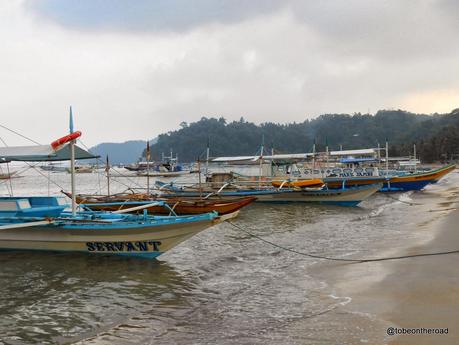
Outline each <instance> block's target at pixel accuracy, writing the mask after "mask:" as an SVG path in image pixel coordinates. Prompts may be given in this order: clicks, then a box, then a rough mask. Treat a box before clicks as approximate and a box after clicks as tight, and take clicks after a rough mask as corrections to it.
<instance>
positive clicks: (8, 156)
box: [0, 144, 99, 163]
mask: <svg viewBox="0 0 459 345" xmlns="http://www.w3.org/2000/svg"><path fill="white" fill-rule="evenodd" d="M98 157H99V156H95V155H93V154H92V153H90V152H88V151H86V150H84V149H82V148H81V147H79V146H77V145H75V159H93V158H98ZM67 160H70V144H66V145H63V146H61V147H59V148H58V149H57V150H54V149H53V148H52V147H51V145H35V146H12V147H0V163H5V162H11V161H16V162H49V161H67Z"/></svg>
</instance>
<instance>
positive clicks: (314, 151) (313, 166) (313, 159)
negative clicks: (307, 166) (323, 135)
mask: <svg viewBox="0 0 459 345" xmlns="http://www.w3.org/2000/svg"><path fill="white" fill-rule="evenodd" d="M314 170H316V138H314V143H313V144H312V173H313V174H314Z"/></svg>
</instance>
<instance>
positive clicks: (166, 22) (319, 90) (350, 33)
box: [0, 0, 459, 145]
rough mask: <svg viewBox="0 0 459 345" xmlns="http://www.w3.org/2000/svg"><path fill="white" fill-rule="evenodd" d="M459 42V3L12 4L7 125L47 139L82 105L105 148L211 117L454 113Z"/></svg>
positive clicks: (1, 67)
mask: <svg viewBox="0 0 459 345" xmlns="http://www.w3.org/2000/svg"><path fill="white" fill-rule="evenodd" d="M458 36H459V2H458V1H455V0H412V1H410V0H405V1H400V0H393V1H390V0H386V1H369V0H358V1H357V0H346V1H343V0H328V1H316V0H311V1H307V0H283V1H281V0H279V1H274V0H194V1H190V0H150V1H146V0H136V1H132V0H67V1H60V0H18V1H16V0H0V77H1V83H0V91H1V95H2V97H1V100H0V113H1V121H0V124H1V125H3V126H8V127H10V128H13V129H15V130H18V131H20V132H21V133H23V134H24V135H26V136H29V137H31V138H33V139H35V140H37V141H38V142H41V143H47V142H49V141H51V140H52V139H54V138H55V137H57V136H60V135H61V134H65V132H66V131H67V127H68V107H69V105H72V106H73V109H74V115H75V123H76V127H77V128H78V129H81V130H82V131H83V135H84V137H83V141H84V142H85V143H86V144H87V145H93V144H96V143H99V142H102V141H113V142H119V141H124V140H129V139H147V138H152V137H154V136H156V135H157V134H159V133H162V132H164V131H168V130H171V129H175V128H177V127H178V125H179V123H180V122H182V121H186V122H191V121H195V120H198V119H199V118H201V117H202V116H224V117H225V118H227V119H229V120H232V119H239V118H240V117H241V116H243V117H245V118H246V119H248V120H251V121H255V122H263V121H274V122H288V121H303V120H304V119H305V118H312V117H315V116H317V115H319V114H322V113H353V112H363V113H367V112H368V111H370V113H374V112H376V111H377V110H378V109H388V108H397V109H398V108H402V109H406V110H410V111H413V112H419V113H421V112H422V113H434V112H449V111H451V110H452V109H453V108H457V107H459V77H458V76H459V58H458V57H459V44H458V43H457V40H458ZM0 136H1V137H2V138H3V139H4V140H5V141H7V142H8V143H9V144H16V139H13V137H12V136H10V135H8V134H6V132H5V131H4V130H2V129H0Z"/></svg>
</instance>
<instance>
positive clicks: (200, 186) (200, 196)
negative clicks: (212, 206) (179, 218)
mask: <svg viewBox="0 0 459 345" xmlns="http://www.w3.org/2000/svg"><path fill="white" fill-rule="evenodd" d="M198 171H199V174H198V179H199V180H198V183H199V199H201V200H202V182H201V160H200V159H199V157H198ZM206 176H207V175H206Z"/></svg>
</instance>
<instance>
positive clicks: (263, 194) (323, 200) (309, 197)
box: [173, 183, 382, 206]
mask: <svg viewBox="0 0 459 345" xmlns="http://www.w3.org/2000/svg"><path fill="white" fill-rule="evenodd" d="M381 187H382V184H381V183H380V184H375V185H370V186H360V187H352V188H346V189H321V190H314V191H307V190H297V189H265V190H238V191H224V192H220V193H219V194H218V196H217V195H215V196H213V197H219V196H220V197H223V198H232V197H233V198H236V197H241V196H254V197H256V198H257V200H256V202H263V203H318V204H329V205H339V206H356V205H358V204H359V203H360V202H361V201H363V200H365V199H366V198H368V197H370V196H371V195H372V194H374V193H376V192H377V191H378V190H379V189H380V188H381ZM194 194H195V193H190V192H178V193H176V194H173V195H174V196H177V197H178V196H180V197H186V196H190V197H191V196H194Z"/></svg>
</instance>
